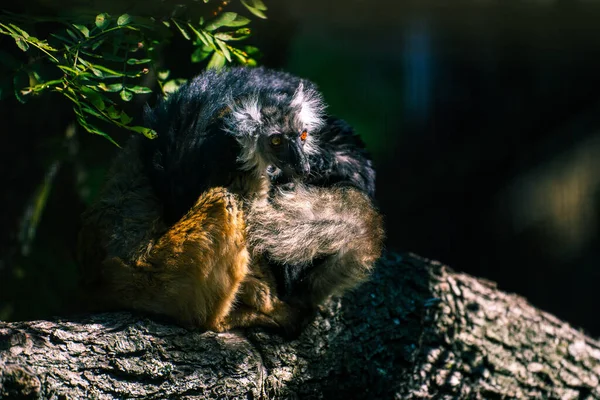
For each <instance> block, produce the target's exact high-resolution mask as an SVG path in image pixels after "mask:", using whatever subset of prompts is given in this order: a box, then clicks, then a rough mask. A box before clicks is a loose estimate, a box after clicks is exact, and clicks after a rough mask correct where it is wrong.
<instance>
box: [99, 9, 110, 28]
mask: <svg viewBox="0 0 600 400" xmlns="http://www.w3.org/2000/svg"><path fill="white" fill-rule="evenodd" d="M109 24H110V15H108V14H107V13H102V14H98V15H96V26H97V27H98V28H99V29H102V30H104V29H105V28H107V27H108V25H109Z"/></svg>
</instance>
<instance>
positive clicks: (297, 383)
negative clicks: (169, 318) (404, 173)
mask: <svg viewBox="0 0 600 400" xmlns="http://www.w3.org/2000/svg"><path fill="white" fill-rule="evenodd" d="M599 382H600V343H599V342H598V341H596V340H593V339H591V338H589V337H587V336H585V335H584V334H583V333H582V332H579V331H577V330H576V329H573V328H572V327H570V326H569V325H568V324H566V323H564V322H562V321H559V320H558V319H557V318H555V317H553V316H552V315H550V314H547V313H545V312H542V311H540V310H538V309H536V308H534V307H532V306H531V305H529V304H528V303H527V302H526V301H525V300H524V299H523V298H521V297H519V296H516V295H511V294H506V293H503V292H501V291H499V290H497V289H496V287H495V286H494V284H492V283H490V282H486V281H484V280H482V279H476V278H473V277H470V276H468V275H465V274H460V273H455V272H453V271H452V270H451V269H449V268H448V267H445V266H443V265H441V264H439V263H437V262H434V261H429V260H425V259H422V258H419V257H417V256H415V255H410V254H407V255H402V256H400V255H396V254H393V253H390V254H388V255H386V257H385V258H384V259H382V260H381V262H380V263H379V266H378V268H377V270H376V272H375V274H374V276H373V279H372V280H371V281H370V282H368V283H366V284H364V285H363V286H361V287H360V288H359V289H357V290H355V291H354V292H352V293H349V294H348V295H346V296H345V297H344V298H343V299H341V300H340V299H336V300H332V301H331V302H329V303H328V304H327V306H326V307H323V309H322V310H321V313H320V315H319V316H318V317H317V318H316V320H315V321H314V322H313V323H312V324H311V325H309V327H308V328H307V329H306V330H305V331H304V333H303V334H302V335H301V336H300V338H299V339H297V340H294V341H286V340H284V339H282V338H280V337H279V336H277V335H273V334H269V333H266V332H264V331H259V330H249V331H246V332H241V331H240V332H228V333H222V334H216V333H212V332H204V333H202V332H197V331H188V330H186V329H183V328H180V327H177V326H173V325H170V324H168V323H162V322H159V321H156V320H155V319H149V318H146V317H144V316H139V315H131V314H129V313H110V314H109V313H107V314H97V315H92V316H86V317H82V318H79V319H76V318H70V319H59V320H55V321H30V322H15V323H0V399H8V398H10V399H15V398H31V399H36V398H44V399H46V398H98V399H113V398H132V397H143V398H149V399H155V398H156V399H164V398H186V399H192V398H228V399H238V398H239V399H258V398H265V399H266V398H277V399H279V398H315V399H318V398H324V399H338V398H339V399H347V398H352V399H359V398H362V399H392V398H412V399H417V398H469V399H492V398H543V399H546V398H557V399H558V398H560V399H578V398H588V399H600V385H599Z"/></svg>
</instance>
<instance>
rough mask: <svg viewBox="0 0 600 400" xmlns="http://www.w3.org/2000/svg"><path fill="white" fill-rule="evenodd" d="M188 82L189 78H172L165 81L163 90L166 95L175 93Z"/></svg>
mask: <svg viewBox="0 0 600 400" xmlns="http://www.w3.org/2000/svg"><path fill="white" fill-rule="evenodd" d="M186 82H187V79H182V78H179V79H171V80H170V81H167V82H165V84H164V85H163V87H162V91H163V93H164V94H165V95H167V96H168V95H170V94H171V93H175V92H176V91H177V90H178V89H179V88H180V87H181V85H183V84H184V83H186Z"/></svg>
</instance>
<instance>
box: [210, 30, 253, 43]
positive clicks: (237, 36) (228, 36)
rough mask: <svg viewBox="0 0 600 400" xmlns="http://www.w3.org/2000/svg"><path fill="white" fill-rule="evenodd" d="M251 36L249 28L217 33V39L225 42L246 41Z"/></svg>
mask: <svg viewBox="0 0 600 400" xmlns="http://www.w3.org/2000/svg"><path fill="white" fill-rule="evenodd" d="M248 36H250V29H249V28H241V29H238V30H236V31H233V32H217V33H215V38H216V39H220V40H222V41H224V42H228V41H234V40H242V39H246V38H247V37H248Z"/></svg>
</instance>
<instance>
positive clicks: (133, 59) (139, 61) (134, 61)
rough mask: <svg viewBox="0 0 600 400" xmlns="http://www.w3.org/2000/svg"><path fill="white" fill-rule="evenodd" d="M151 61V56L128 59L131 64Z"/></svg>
mask: <svg viewBox="0 0 600 400" xmlns="http://www.w3.org/2000/svg"><path fill="white" fill-rule="evenodd" d="M149 62H152V59H151V58H142V59H140V60H138V59H137V58H130V59H128V60H127V64H129V65H138V64H147V63H149Z"/></svg>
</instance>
